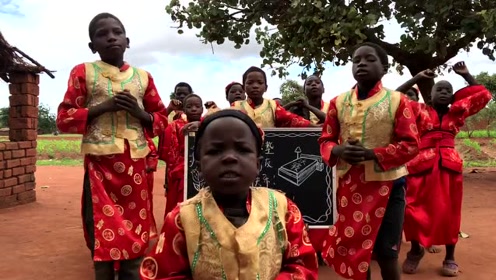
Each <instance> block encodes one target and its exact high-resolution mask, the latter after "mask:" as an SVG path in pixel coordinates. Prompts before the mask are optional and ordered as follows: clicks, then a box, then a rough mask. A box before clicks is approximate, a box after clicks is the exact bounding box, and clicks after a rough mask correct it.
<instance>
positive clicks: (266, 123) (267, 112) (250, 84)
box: [231, 66, 317, 128]
mask: <svg viewBox="0 0 496 280" xmlns="http://www.w3.org/2000/svg"><path fill="white" fill-rule="evenodd" d="M243 87H244V89H245V91H246V95H247V96H248V99H247V100H243V101H236V102H234V103H232V104H231V108H233V109H237V110H241V111H243V112H245V113H246V114H248V116H249V117H250V118H251V119H252V120H253V121H255V123H256V124H257V125H259V126H260V127H262V128H268V127H309V126H317V125H314V124H312V123H311V122H310V121H309V120H305V119H304V118H302V117H300V116H298V115H295V114H293V113H290V112H288V111H286V109H284V108H283V107H282V106H281V105H279V104H278V103H277V102H276V101H274V100H270V99H265V98H264V97H263V95H264V93H265V92H266V91H267V76H266V74H265V72H264V71H263V70H262V69H260V68H258V67H254V66H252V67H250V68H248V70H246V72H245V73H244V74H243Z"/></svg>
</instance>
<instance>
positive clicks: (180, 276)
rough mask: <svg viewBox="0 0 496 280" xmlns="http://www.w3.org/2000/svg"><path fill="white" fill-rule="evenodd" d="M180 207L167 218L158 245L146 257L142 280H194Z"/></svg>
mask: <svg viewBox="0 0 496 280" xmlns="http://www.w3.org/2000/svg"><path fill="white" fill-rule="evenodd" d="M180 224H181V221H180V217H179V207H176V208H174V210H172V211H171V212H170V213H169V214H168V215H167V217H166V218H165V221H164V225H163V227H162V232H161V234H160V237H159V240H158V243H157V245H155V247H154V248H153V249H152V251H151V252H150V253H149V254H148V256H146V257H145V259H144V260H143V262H142V263H141V267H140V275H141V279H142V280H148V279H155V280H190V279H191V280H192V279H193V278H192V276H191V270H190V266H189V260H188V251H187V247H186V237H185V235H184V231H183V230H182V229H180V228H178V226H179V225H180Z"/></svg>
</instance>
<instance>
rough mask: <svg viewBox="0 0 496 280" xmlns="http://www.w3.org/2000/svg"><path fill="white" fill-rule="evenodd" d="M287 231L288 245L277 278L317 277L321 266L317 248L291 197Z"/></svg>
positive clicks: (282, 279)
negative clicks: (313, 244)
mask: <svg viewBox="0 0 496 280" xmlns="http://www.w3.org/2000/svg"><path fill="white" fill-rule="evenodd" d="M286 232H287V234H288V246H287V248H286V250H285V253H284V258H283V261H282V267H281V272H280V273H279V275H278V276H277V277H276V280H292V279H307V280H314V279H317V278H318V273H319V268H318V264H317V256H316V254H315V250H314V249H313V247H312V244H311V243H310V239H309V238H308V234H307V232H306V229H305V223H304V222H303V219H302V215H301V212H300V210H299V209H298V206H296V204H294V203H293V202H292V201H291V200H289V199H288V216H287V218H286Z"/></svg>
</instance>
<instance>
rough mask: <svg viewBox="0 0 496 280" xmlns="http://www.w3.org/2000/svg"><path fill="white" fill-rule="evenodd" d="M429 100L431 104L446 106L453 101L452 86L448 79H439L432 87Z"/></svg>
mask: <svg viewBox="0 0 496 280" xmlns="http://www.w3.org/2000/svg"><path fill="white" fill-rule="evenodd" d="M431 100H432V104H433V105H437V106H448V105H449V104H451V102H452V101H453V87H452V86H451V84H450V83H449V82H448V81H439V82H437V83H436V84H434V86H433V87H432V91H431Z"/></svg>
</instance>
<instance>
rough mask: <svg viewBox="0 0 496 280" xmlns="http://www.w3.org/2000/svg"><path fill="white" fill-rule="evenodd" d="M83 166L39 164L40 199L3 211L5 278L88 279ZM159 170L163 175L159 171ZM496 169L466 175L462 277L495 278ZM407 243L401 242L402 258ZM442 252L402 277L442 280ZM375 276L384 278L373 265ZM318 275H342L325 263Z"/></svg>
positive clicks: (0, 267)
mask: <svg viewBox="0 0 496 280" xmlns="http://www.w3.org/2000/svg"><path fill="white" fill-rule="evenodd" d="M82 172H83V170H82V168H80V167H48V166H42V167H39V168H38V171H37V173H36V178H37V182H38V184H37V185H38V186H37V192H38V202H36V203H33V204H30V205H24V206H20V207H17V208H13V209H5V210H0V244H1V251H2V254H0V275H2V276H1V278H2V279H6V280H27V279H43V280H88V279H93V274H92V273H93V272H92V263H91V260H90V255H89V251H88V249H87V248H86V246H85V243H84V239H83V234H82V227H81V220H80V196H81V185H82V177H83V173H82ZM158 174H163V170H160V171H159V173H158ZM157 177H158V178H157V180H156V186H155V188H156V193H155V195H154V199H155V215H156V218H157V220H160V219H161V218H162V217H163V209H164V198H163V191H162V190H163V189H162V184H163V176H157ZM495 181H496V172H495V171H492V172H488V171H486V172H483V173H476V174H466V177H465V201H464V213H463V214H464V215H463V218H464V220H463V227H462V229H463V231H464V232H467V233H469V234H470V238H468V239H463V240H461V241H460V243H459V246H458V248H457V260H458V263H459V264H460V268H461V270H462V273H461V275H460V277H458V279H467V280H468V279H470V280H473V279H477V280H492V279H496V270H495V269H494V268H493V267H492V265H493V264H494V263H496V234H494V232H492V229H494V226H495V222H494V221H495V218H494V217H495V216H496V203H495V201H496V185H495V184H494V182H495ZM408 247H409V246H408V244H405V245H404V246H403V247H402V257H401V260H403V258H404V255H405V252H406V251H407V250H408ZM442 258H443V255H442V254H438V255H430V254H429V255H427V256H426V257H425V259H424V261H423V262H422V264H421V267H420V271H419V274H418V275H416V276H408V275H404V276H403V279H406V280H408V279H444V278H442V277H439V276H437V275H438V274H437V273H438V269H439V265H440V264H441V262H442ZM373 272H374V277H373V279H380V276H379V274H378V269H377V266H376V265H374V266H373ZM320 279H338V278H337V277H336V276H335V275H334V274H333V273H332V272H331V270H330V269H328V268H322V269H321V273H320Z"/></svg>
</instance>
